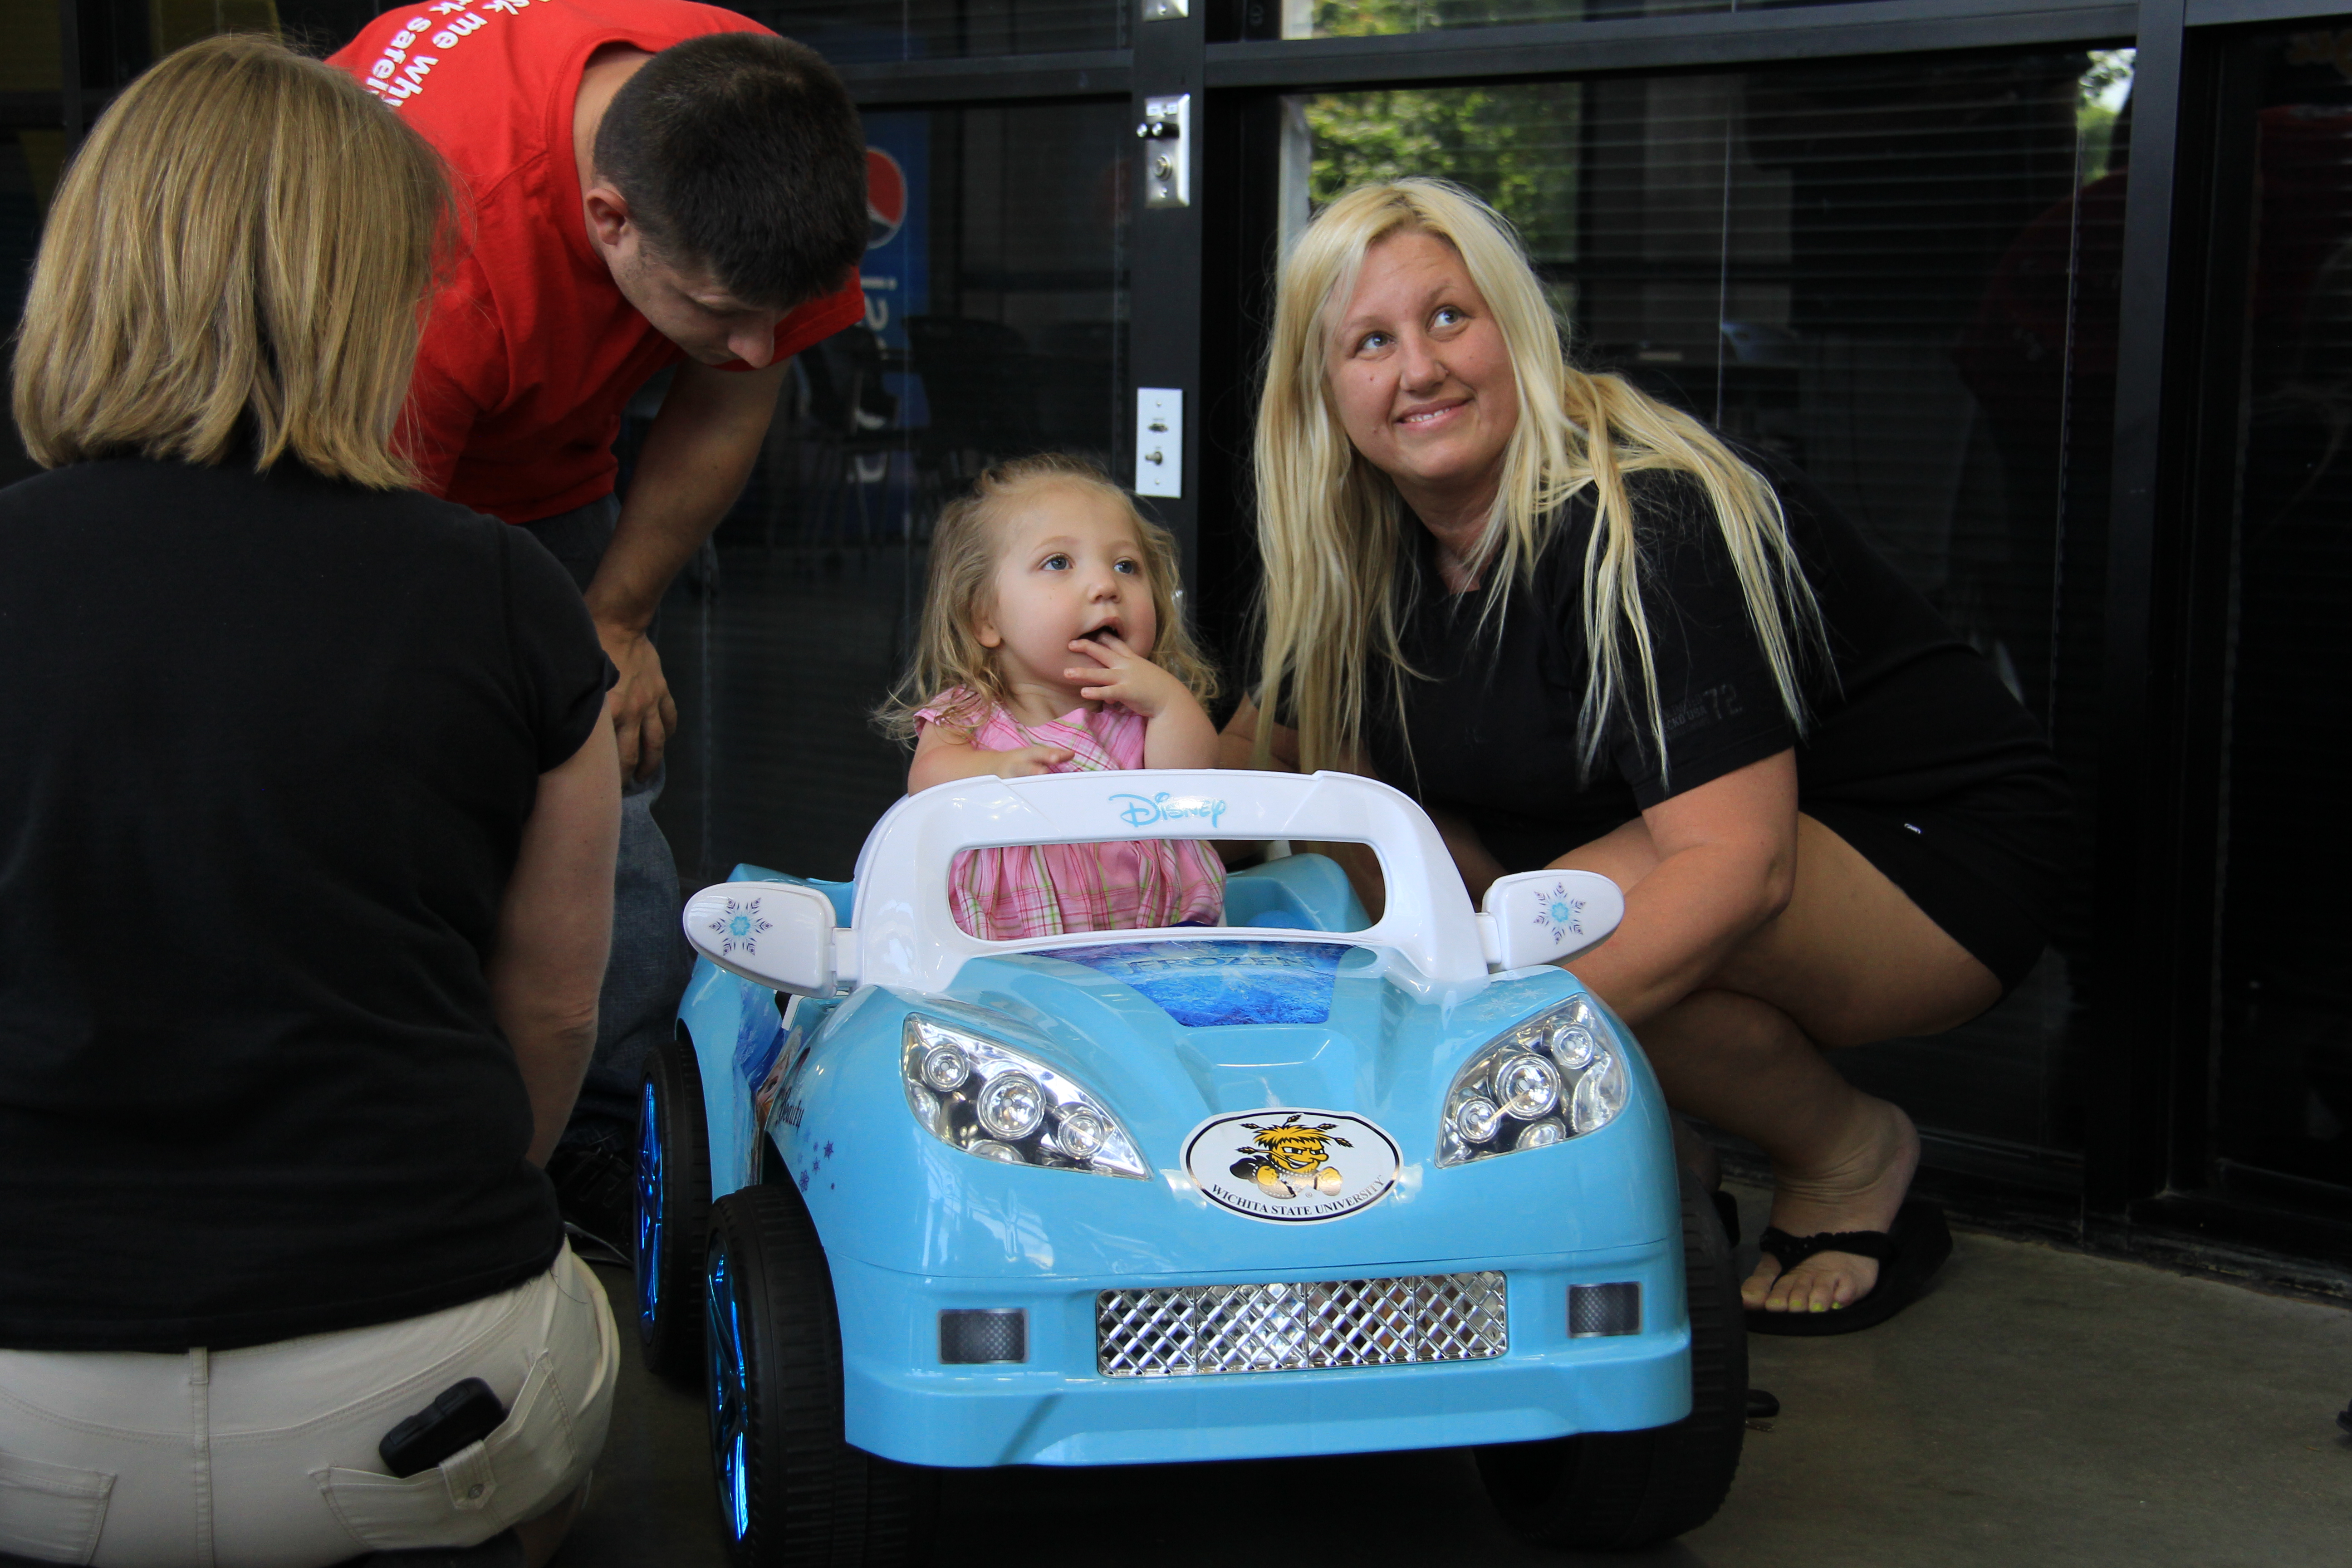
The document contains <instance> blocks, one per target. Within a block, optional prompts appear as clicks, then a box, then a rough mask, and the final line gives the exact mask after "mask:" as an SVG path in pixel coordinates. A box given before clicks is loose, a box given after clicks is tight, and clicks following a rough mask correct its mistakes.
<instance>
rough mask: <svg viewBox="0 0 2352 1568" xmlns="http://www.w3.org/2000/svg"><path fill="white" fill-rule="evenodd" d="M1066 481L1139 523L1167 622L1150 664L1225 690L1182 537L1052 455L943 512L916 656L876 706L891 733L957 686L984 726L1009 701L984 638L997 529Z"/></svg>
mask: <svg viewBox="0 0 2352 1568" xmlns="http://www.w3.org/2000/svg"><path fill="white" fill-rule="evenodd" d="M1065 486H1066V487H1074V488H1076V489H1086V490H1091V491H1093V492H1094V493H1096V494H1097V495H1099V496H1101V497H1102V498H1103V499H1104V500H1108V501H1109V502H1111V503H1112V504H1113V505H1115V506H1117V507H1118V508H1120V509H1121V510H1124V511H1125V512H1126V513H1127V515H1128V517H1129V520H1131V521H1133V522H1134V524H1135V531H1136V535H1137V537H1138V539H1139V541H1140V542H1141V543H1142V545H1143V553H1144V563H1143V564H1144V574H1145V577H1146V580H1147V581H1148V583H1149V584H1150V589H1151V609H1152V615H1153V618H1154V619H1155V620H1156V621H1157V622H1158V623H1159V629H1158V630H1157V631H1156V632H1155V633H1154V634H1153V640H1152V644H1151V655H1150V658H1151V662H1152V663H1154V664H1156V665H1158V666H1159V667H1160V668H1162V669H1164V670H1166V671H1167V672H1168V673H1169V674H1171V675H1172V676H1174V677H1175V678H1176V679H1178V680H1180V681H1181V682H1183V683H1184V687H1185V689H1187V690H1189V691H1191V692H1192V695H1193V696H1194V697H1196V698H1198V699H1199V700H1201V701H1202V702H1203V703H1206V702H1208V701H1210V700H1212V699H1213V698H1214V697H1215V696H1216V694H1217V671H1216V667H1215V666H1214V665H1213V664H1211V663H1210V662H1209V658H1208V656H1207V655H1205V654H1204V653H1202V651H1201V646H1200V644H1199V643H1198V642H1197V641H1196V640H1194V638H1193V637H1192V627H1191V626H1188V625H1187V624H1186V623H1185V619H1184V605H1183V600H1182V599H1181V597H1180V596H1179V595H1178V593H1177V584H1179V583H1181V581H1182V580H1183V564H1182V558H1181V556H1180V555H1179V554H1178V552H1177V549H1176V539H1175V536H1174V535H1173V534H1171V533H1170V532H1169V531H1167V530H1166V529H1164V528H1162V527H1160V525H1159V524H1158V523H1156V522H1154V521H1151V520H1150V518H1148V517H1146V516H1144V515H1143V514H1142V513H1141V512H1140V511H1138V510H1136V506H1135V498H1134V497H1133V496H1130V495H1129V494H1128V493H1127V491H1125V490H1123V489H1119V488H1118V486H1117V485H1115V484H1113V483H1111V481H1110V480H1109V479H1108V478H1107V477H1106V476H1105V475H1104V473H1103V471H1102V470H1101V469H1100V468H1096V467H1095V466H1094V465H1093V464H1092V463H1089V462H1087V461H1086V460H1085V459H1084V458H1071V457H1065V456H1063V455H1062V454H1060V453H1057V452H1047V453H1045V454H1043V455H1041V456H1038V457H1034V458H1018V459H1016V460H1014V461H1013V462H1010V463H1000V464H998V465H997V466H996V467H994V468H990V469H989V470H988V471H987V472H985V473H983V474H982V475H981V476H980V481H979V483H978V484H977V485H976V486H975V487H974V488H973V489H972V492H971V494H970V495H967V496H962V497H960V498H958V499H957V500H951V501H950V502H949V503H948V504H947V505H946V506H945V507H942V508H941V509H940V519H939V522H938V523H937V524H936V525H935V526H934V527H933V529H932V531H931V565H930V572H929V576H928V579H927V580H926V582H925V584H924V587H923V618H922V623H921V626H920V628H919V631H918V633H917V635H916V644H915V658H914V662H913V663H912V664H911V665H910V666H909V667H908V670H907V673H906V674H905V675H904V676H902V677H901V678H900V679H899V680H898V684H897V685H896V686H894V687H892V688H891V689H890V695H889V696H888V697H887V698H886V699H884V700H883V702H882V705H881V706H880V707H878V708H877V709H876V710H874V722H875V723H876V724H877V726H879V727H880V729H881V730H882V731H883V733H885V734H887V735H889V736H891V737H892V738H894V739H896V740H901V741H911V740H913V739H914V738H915V731H916V729H917V725H916V722H915V715H916V714H917V713H919V712H920V711H921V710H923V709H925V708H927V707H929V706H930V705H931V703H932V702H934V701H935V700H938V699H939V698H940V697H941V696H943V695H944V694H946V693H947V692H949V691H951V690H954V689H956V688H958V687H961V688H962V689H964V690H966V691H969V692H971V695H972V697H973V699H975V700H976V702H977V704H979V705H980V706H975V708H974V710H973V711H972V712H971V713H970V714H969V715H965V714H961V713H959V714H958V715H956V717H957V719H958V720H960V721H964V720H968V721H969V722H970V723H971V724H975V725H976V724H978V723H979V722H980V721H982V719H983V718H984V717H985V716H986V707H987V706H992V705H1002V704H1003V702H1004V701H1005V700H1006V697H1007V691H1006V689H1005V685H1004V677H1003V672H1002V671H1000V670H999V669H998V668H997V664H996V650H995V649H993V648H992V647H987V646H986V645H984V644H983V643H982V641H981V640H980V633H979V631H978V629H977V628H978V626H979V624H980V620H981V617H982V616H983V615H986V614H987V613H989V611H990V609H991V607H992V606H991V603H990V599H989V584H990V583H991V581H992V579H993V578H994V576H995V575H996V562H997V557H998V555H999V553H1000V552H1001V543H1000V540H1001V535H1000V532H999V530H998V527H997V525H998V524H999V523H1000V522H1002V521H1003V519H1004V514H1005V512H1006V510H1008V509H1010V508H1012V507H1013V506H1016V505H1018V504H1019V503H1020V501H1021V500H1023V498H1024V497H1027V496H1034V495H1035V494H1036V493H1037V492H1038V491H1040V490H1043V489H1052V488H1055V487H1065Z"/></svg>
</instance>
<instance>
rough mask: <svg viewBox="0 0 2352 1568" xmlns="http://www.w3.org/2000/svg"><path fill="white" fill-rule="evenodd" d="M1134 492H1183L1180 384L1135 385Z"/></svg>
mask: <svg viewBox="0 0 2352 1568" xmlns="http://www.w3.org/2000/svg"><path fill="white" fill-rule="evenodd" d="M1135 493H1136V494H1137V495H1139V496H1181V495H1182V494H1183V493H1184V394H1183V392H1182V390H1181V389H1180V388H1178V387H1173V386H1139V387H1137V388H1136V389H1135Z"/></svg>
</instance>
